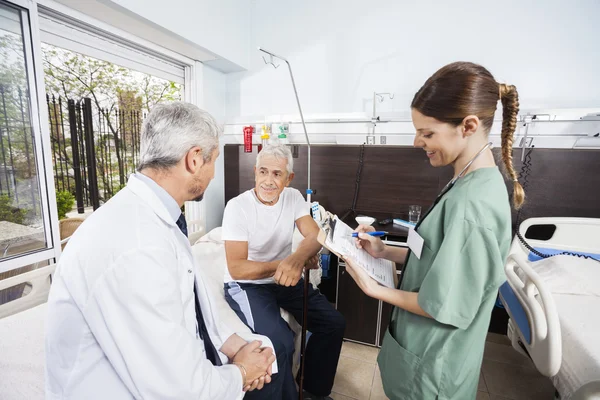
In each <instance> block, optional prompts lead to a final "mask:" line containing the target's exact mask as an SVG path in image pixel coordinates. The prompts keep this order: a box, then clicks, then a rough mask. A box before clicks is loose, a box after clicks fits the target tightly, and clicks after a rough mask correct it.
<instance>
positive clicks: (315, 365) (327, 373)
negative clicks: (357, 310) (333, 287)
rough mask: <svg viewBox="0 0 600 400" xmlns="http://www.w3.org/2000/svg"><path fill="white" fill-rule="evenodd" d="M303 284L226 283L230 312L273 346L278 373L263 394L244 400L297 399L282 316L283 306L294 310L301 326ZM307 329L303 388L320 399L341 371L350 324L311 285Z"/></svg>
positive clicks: (288, 336)
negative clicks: (268, 340)
mask: <svg viewBox="0 0 600 400" xmlns="http://www.w3.org/2000/svg"><path fill="white" fill-rule="evenodd" d="M303 288H304V280H303V279H301V280H300V282H298V284H297V285H296V286H293V287H285V286H279V285H276V284H263V285H259V284H253V283H237V282H230V283H226V284H225V297H226V299H227V302H228V303H229V305H230V306H231V308H232V309H233V310H234V311H235V312H236V314H237V315H238V316H239V317H240V319H241V320H242V321H243V322H244V323H245V324H246V325H248V327H250V329H252V331H253V332H255V333H258V334H261V335H265V336H267V337H268V338H269V339H271V341H272V342H273V346H274V347H275V352H276V353H277V365H278V367H279V373H278V374H275V375H273V380H272V382H271V383H270V384H269V385H265V387H264V388H263V389H262V390H255V391H253V392H249V393H247V394H246V396H245V399H251V400H254V399H277V400H279V399H283V400H288V399H289V400H295V399H297V398H298V391H297V389H296V384H295V380H294V377H293V375H292V357H293V353H294V335H293V333H292V331H291V329H290V328H289V326H288V324H287V323H286V322H285V321H284V320H283V319H282V318H281V315H280V313H279V308H280V307H281V308H283V309H284V310H286V311H288V312H290V313H291V314H292V315H293V316H294V318H295V319H296V321H298V322H299V323H302V297H303ZM307 320H308V325H307V329H308V331H310V332H311V336H310V339H309V341H308V344H307V347H306V362H305V366H304V389H305V390H307V391H309V392H310V393H312V394H314V395H317V396H327V395H329V394H330V393H331V388H332V387H333V380H334V378H335V372H336V369H337V364H338V359H339V357H340V351H341V349H342V339H343V337H344V329H345V327H346V321H345V320H344V317H343V316H342V315H341V314H340V313H339V312H337V311H336V310H335V309H334V308H333V307H332V306H331V304H329V302H328V301H327V299H326V298H325V296H323V295H322V294H321V293H320V292H319V291H318V290H315V289H313V287H312V285H310V288H309V292H308V316H307Z"/></svg>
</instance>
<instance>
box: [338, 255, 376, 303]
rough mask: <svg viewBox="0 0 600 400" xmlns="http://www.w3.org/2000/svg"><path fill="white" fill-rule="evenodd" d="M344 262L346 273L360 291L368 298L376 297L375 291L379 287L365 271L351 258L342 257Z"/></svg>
mask: <svg viewBox="0 0 600 400" xmlns="http://www.w3.org/2000/svg"><path fill="white" fill-rule="evenodd" d="M344 261H345V262H346V271H348V273H349V274H350V276H351V277H352V279H354V282H356V284H357V285H358V287H359V288H360V290H362V291H363V292H364V293H365V294H366V295H367V296H369V297H376V293H377V290H378V289H379V288H380V287H381V286H379V284H378V283H377V282H376V281H375V280H374V279H373V278H371V277H370V276H369V274H367V271H365V270H364V269H363V268H362V267H361V266H360V265H357V264H356V262H355V261H354V260H353V259H352V258H350V257H344Z"/></svg>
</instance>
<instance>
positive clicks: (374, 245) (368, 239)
mask: <svg viewBox="0 0 600 400" xmlns="http://www.w3.org/2000/svg"><path fill="white" fill-rule="evenodd" d="M355 232H358V238H356V239H355V243H356V247H358V248H359V249H365V250H366V252H367V253H369V254H370V255H372V256H373V257H375V258H383V254H384V252H385V248H386V246H385V243H383V241H382V240H381V239H380V238H378V237H375V236H371V235H367V234H366V233H364V232H375V228H373V227H372V226H370V225H359V226H358V227H357V228H356V229H355Z"/></svg>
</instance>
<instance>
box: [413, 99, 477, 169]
mask: <svg viewBox="0 0 600 400" xmlns="http://www.w3.org/2000/svg"><path fill="white" fill-rule="evenodd" d="M412 120H413V125H414V126H415V129H416V130H417V133H416V135H415V142H414V146H415V147H418V148H421V149H423V150H424V151H425V152H426V154H427V157H428V158H429V162H430V164H431V165H432V166H434V167H442V166H445V165H449V164H453V163H454V161H456V159H457V158H458V156H459V155H460V154H461V153H462V152H463V150H464V149H465V147H466V145H467V141H466V139H465V137H464V136H463V134H462V128H461V126H453V125H451V124H447V123H445V122H441V121H438V120H437V119H435V118H432V117H427V116H425V115H423V114H421V113H420V112H419V111H417V110H415V109H413V110H412Z"/></svg>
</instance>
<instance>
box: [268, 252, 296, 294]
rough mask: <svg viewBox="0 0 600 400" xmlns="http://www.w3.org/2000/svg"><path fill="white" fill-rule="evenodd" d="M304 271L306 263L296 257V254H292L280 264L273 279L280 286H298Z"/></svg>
mask: <svg viewBox="0 0 600 400" xmlns="http://www.w3.org/2000/svg"><path fill="white" fill-rule="evenodd" d="M303 270H304V261H302V260H300V259H299V258H298V257H296V256H295V254H292V255H290V256H288V257H286V258H285V259H284V260H283V261H281V262H280V263H279V266H278V267H277V271H275V275H274V276H273V278H274V279H275V283H277V284H278V285H281V286H296V284H297V283H298V281H299V280H300V277H301V276H302V271H303Z"/></svg>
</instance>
